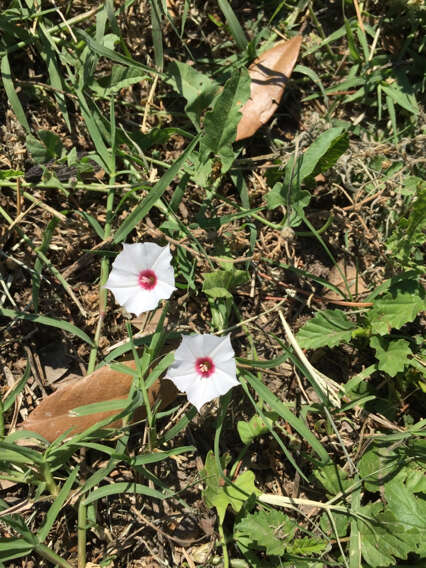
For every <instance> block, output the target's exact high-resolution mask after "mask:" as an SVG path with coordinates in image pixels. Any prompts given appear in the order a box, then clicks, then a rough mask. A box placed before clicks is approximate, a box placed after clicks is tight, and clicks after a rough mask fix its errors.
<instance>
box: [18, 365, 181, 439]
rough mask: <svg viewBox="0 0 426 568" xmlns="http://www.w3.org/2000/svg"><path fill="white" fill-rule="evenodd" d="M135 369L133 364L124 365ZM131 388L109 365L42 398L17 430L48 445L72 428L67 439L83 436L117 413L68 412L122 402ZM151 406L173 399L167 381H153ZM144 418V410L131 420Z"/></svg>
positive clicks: (174, 392) (129, 379) (116, 424)
mask: <svg viewBox="0 0 426 568" xmlns="http://www.w3.org/2000/svg"><path fill="white" fill-rule="evenodd" d="M124 364H125V365H127V366H128V367H130V368H132V369H135V368H136V365H135V362H134V361H127V362H124ZM131 384H132V376H131V375H127V374H126V373H122V372H120V371H115V370H113V369H111V367H110V366H109V365H105V366H104V367H101V368H100V369H98V370H97V371H94V372H93V373H91V374H90V375H87V376H86V377H83V378H79V379H77V380H72V381H69V382H67V383H66V384H65V385H64V386H63V387H61V388H59V389H58V390H57V391H56V392H54V393H52V394H51V395H49V396H48V397H46V398H45V399H44V400H43V401H42V402H41V403H40V404H39V406H38V407H37V408H36V409H35V410H34V411H33V412H31V414H30V415H29V416H28V418H27V419H26V420H25V422H24V423H23V424H22V425H21V428H23V429H25V430H32V431H33V432H37V433H38V434H41V435H42V436H43V437H44V438H46V440H48V441H49V442H53V441H54V440H56V438H58V437H59V436H60V435H61V434H63V433H64V432H66V431H67V430H68V429H69V428H72V431H71V433H70V435H74V434H78V433H80V432H83V431H84V430H86V429H87V428H89V427H90V426H92V425H93V424H96V422H99V421H100V420H103V419H104V418H108V417H110V416H113V415H114V414H117V413H118V411H116V410H115V411H108V412H97V413H95V414H90V415H87V416H72V415H70V411H71V410H72V409H73V408H77V407H79V406H85V405H87V404H93V403H95V402H103V401H107V400H123V399H126V398H127V396H128V394H129V390H130V387H131ZM148 396H149V401H150V403H151V405H152V404H153V403H154V402H156V401H157V400H161V404H160V408H165V407H166V406H168V405H169V404H170V403H171V402H173V400H175V398H176V396H177V390H176V388H175V386H174V384H173V383H172V382H171V381H169V380H168V379H161V380H159V379H157V381H156V382H155V383H154V384H153V385H152V386H151V387H150V388H149V389H148ZM144 417H145V409H144V408H140V409H139V411H138V412H136V414H135V416H134V420H141V419H143V418H144ZM120 425H121V420H118V421H115V422H113V423H112V424H110V425H109V426H108V427H109V428H113V427H119V426H120Z"/></svg>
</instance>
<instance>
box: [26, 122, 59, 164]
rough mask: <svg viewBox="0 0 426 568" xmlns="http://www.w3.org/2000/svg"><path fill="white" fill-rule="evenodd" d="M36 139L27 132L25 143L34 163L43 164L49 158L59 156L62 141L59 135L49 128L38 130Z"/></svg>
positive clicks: (52, 158)
mask: <svg viewBox="0 0 426 568" xmlns="http://www.w3.org/2000/svg"><path fill="white" fill-rule="evenodd" d="M38 135H39V138H40V140H38V139H37V138H36V137H35V136H33V135H32V134H28V136H27V138H26V144H27V148H28V151H29V152H30V154H31V157H32V159H33V161H34V162H35V163H36V164H45V163H46V162H48V161H49V160H54V159H56V158H60V157H61V153H62V142H61V139H60V138H59V136H57V135H56V134H55V133H54V132H50V131H49V130H40V131H39V133H38Z"/></svg>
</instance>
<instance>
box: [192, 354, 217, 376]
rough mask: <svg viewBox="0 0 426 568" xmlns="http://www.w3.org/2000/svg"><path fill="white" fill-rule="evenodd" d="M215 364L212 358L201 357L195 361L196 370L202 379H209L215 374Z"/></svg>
mask: <svg viewBox="0 0 426 568" xmlns="http://www.w3.org/2000/svg"><path fill="white" fill-rule="evenodd" d="M214 369H215V366H214V363H213V361H212V359H210V357H199V358H198V359H197V360H196V361H195V370H196V371H197V373H198V374H199V375H201V376H202V377H205V378H208V377H210V376H211V375H212V374H213V373H214Z"/></svg>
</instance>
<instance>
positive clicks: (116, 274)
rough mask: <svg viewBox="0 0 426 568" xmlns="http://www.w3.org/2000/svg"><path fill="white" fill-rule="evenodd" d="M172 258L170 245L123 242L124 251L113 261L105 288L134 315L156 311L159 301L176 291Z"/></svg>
mask: <svg viewBox="0 0 426 568" xmlns="http://www.w3.org/2000/svg"><path fill="white" fill-rule="evenodd" d="M171 259H172V255H171V253H170V247H169V245H167V246H165V247H160V246H159V245H156V244H155V243H136V244H131V245H129V244H123V250H122V251H121V252H120V254H118V255H117V257H116V259H115V260H114V262H113V263H112V270H111V273H110V275H109V278H108V280H107V282H106V283H105V288H107V289H108V290H111V292H112V293H113V294H114V296H115V299H116V301H117V302H118V303H119V304H120V305H121V306H124V307H125V308H126V310H127V311H128V312H131V313H132V314H135V315H137V316H138V315H139V314H141V313H142V312H147V311H149V310H153V309H154V308H156V307H157V305H158V302H159V301H160V300H164V299H167V298H170V296H171V295H172V293H173V291H174V290H176V288H175V275H174V272H173V267H172V266H171V264H170V261H171Z"/></svg>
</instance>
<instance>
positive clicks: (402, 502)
mask: <svg viewBox="0 0 426 568" xmlns="http://www.w3.org/2000/svg"><path fill="white" fill-rule="evenodd" d="M385 497H386V501H387V502H388V507H389V509H390V511H392V513H393V514H394V515H395V517H396V518H397V519H398V521H399V522H401V523H403V524H404V526H405V527H406V529H407V530H410V529H415V530H418V531H421V532H422V533H423V534H425V535H426V501H424V499H422V498H420V497H416V496H415V495H414V494H413V493H412V492H411V491H410V490H409V489H408V488H407V487H406V486H405V485H404V484H402V483H400V482H399V480H398V479H397V478H396V479H393V480H392V481H390V482H389V483H386V485H385Z"/></svg>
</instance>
